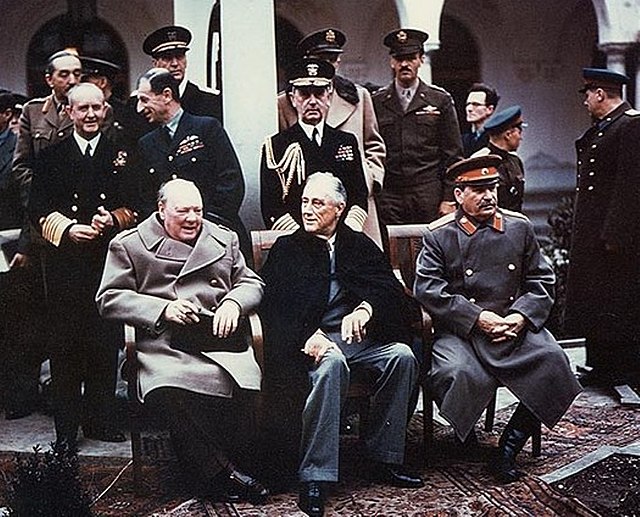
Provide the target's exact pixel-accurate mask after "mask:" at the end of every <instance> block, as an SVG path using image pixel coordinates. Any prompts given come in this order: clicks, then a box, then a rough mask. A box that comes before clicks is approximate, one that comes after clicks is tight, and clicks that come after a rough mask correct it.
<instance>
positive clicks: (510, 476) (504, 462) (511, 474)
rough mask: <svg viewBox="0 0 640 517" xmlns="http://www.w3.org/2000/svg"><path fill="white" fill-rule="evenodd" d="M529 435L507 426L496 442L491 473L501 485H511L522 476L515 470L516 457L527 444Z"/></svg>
mask: <svg viewBox="0 0 640 517" xmlns="http://www.w3.org/2000/svg"><path fill="white" fill-rule="evenodd" d="M530 436H531V433H529V432H526V431H520V430H519V429H516V428H515V427H512V426H510V425H507V427H506V428H505V430H504V432H503V433H502V436H501V437H500V441H499V442H498V446H499V449H498V457H497V458H496V461H495V463H494V464H493V465H492V467H493V473H494V475H495V476H496V478H497V479H498V481H500V482H501V483H513V482H514V481H517V480H518V479H520V478H521V477H522V476H523V473H522V472H520V471H519V470H518V469H517V468H516V456H517V455H518V453H519V452H520V451H521V450H522V448H523V447H524V444H525V443H527V440H528V439H529V437H530Z"/></svg>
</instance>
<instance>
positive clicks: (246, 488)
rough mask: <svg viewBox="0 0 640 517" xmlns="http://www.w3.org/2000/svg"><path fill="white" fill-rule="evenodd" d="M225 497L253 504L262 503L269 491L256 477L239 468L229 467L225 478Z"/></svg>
mask: <svg viewBox="0 0 640 517" xmlns="http://www.w3.org/2000/svg"><path fill="white" fill-rule="evenodd" d="M226 489H227V491H226V497H227V499H228V500H229V501H238V500H242V501H249V502H250V503H253V504H264V503H265V502H266V500H267V497H269V491H268V490H267V489H266V488H265V487H264V486H262V483H260V481H258V480H257V479H254V478H252V477H251V476H250V475H249V474H245V473H244V472H240V471H239V470H236V469H235V468H234V469H230V470H229V477H228V479H227V487H226Z"/></svg>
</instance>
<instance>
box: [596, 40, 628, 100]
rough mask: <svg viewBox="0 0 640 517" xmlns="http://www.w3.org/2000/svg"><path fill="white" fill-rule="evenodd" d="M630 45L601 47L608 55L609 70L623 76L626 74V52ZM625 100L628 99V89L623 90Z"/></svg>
mask: <svg viewBox="0 0 640 517" xmlns="http://www.w3.org/2000/svg"><path fill="white" fill-rule="evenodd" d="M629 45H630V43H604V44H602V45H600V50H602V51H603V52H604V53H605V54H606V55H607V68H608V69H609V70H613V71H615V72H619V73H621V74H626V73H627V72H626V68H625V52H626V51H627V49H628V48H629ZM622 95H623V98H625V99H626V97H627V89H626V88H623V89H622Z"/></svg>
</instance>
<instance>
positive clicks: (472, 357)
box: [414, 209, 580, 439]
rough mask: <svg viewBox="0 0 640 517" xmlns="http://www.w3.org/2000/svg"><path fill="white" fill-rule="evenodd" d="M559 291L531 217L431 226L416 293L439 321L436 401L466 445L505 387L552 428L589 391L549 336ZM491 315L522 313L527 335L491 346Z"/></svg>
mask: <svg viewBox="0 0 640 517" xmlns="http://www.w3.org/2000/svg"><path fill="white" fill-rule="evenodd" d="M553 286H554V275H553V271H552V269H551V266H550V265H549V263H548V261H547V260H546V259H545V258H544V257H543V256H542V254H541V253H540V248H539V245H538V242H537V240H536V237H535V234H534V231H533V226H532V225H531V223H530V222H529V220H528V219H527V218H526V217H525V216H524V215H522V214H519V213H516V212H510V211H508V210H503V209H499V210H498V212H497V213H496V215H495V217H494V219H493V220H492V221H490V222H489V223H486V224H482V225H477V224H475V223H473V222H472V221H471V220H470V219H469V218H468V217H467V216H465V214H464V212H462V210H460V209H458V211H457V212H456V213H453V214H449V215H446V216H444V217H442V218H440V219H438V220H437V221H434V222H433V223H432V224H431V225H430V226H429V229H428V230H427V231H426V233H425V235H424V239H423V248H422V251H421V252H420V255H419V257H418V261H417V266H416V283H415V287H414V290H415V294H416V296H417V298H418V299H419V300H420V302H422V303H423V304H424V305H425V307H426V309H427V310H428V311H429V313H430V314H431V316H432V317H433V320H434V327H435V334H436V335H435V342H434V348H433V362H432V365H431V373H430V379H431V386H432V389H433V391H434V396H435V400H436V401H437V403H438V405H439V407H440V412H441V414H442V416H443V417H445V418H446V419H447V420H448V421H449V422H451V424H452V425H453V427H454V429H455V431H456V433H457V435H458V436H459V437H460V438H461V439H465V438H466V437H467V435H468V434H469V432H470V431H471V429H472V428H473V426H474V424H475V422H476V420H477V419H478V417H479V416H480V414H481V413H482V411H483V410H484V408H485V407H486V405H487V404H488V402H489V401H490V400H491V398H492V396H493V395H494V392H495V389H496V388H497V387H498V386H499V385H500V384H503V385H505V386H506V387H508V388H509V389H510V390H511V392H512V393H513V394H514V395H515V396H516V397H518V399H520V401H521V402H523V403H524V405H525V406H526V407H527V408H528V409H529V410H530V411H531V412H532V413H533V414H534V415H535V416H536V417H537V418H539V419H540V420H541V421H542V422H543V423H544V424H545V425H546V426H547V427H549V428H550V427H552V426H554V425H555V424H556V423H557V421H558V420H559V419H560V418H561V417H562V415H563V414H564V412H565V411H566V410H567V408H568V407H569V405H570V404H571V402H572V401H573V399H574V398H575V397H576V395H577V394H578V393H579V392H580V385H579V384H578V383H577V381H576V380H575V377H574V376H573V374H572V372H571V369H570V367H569V361H568V360H567V357H566V355H565V354H564V352H563V351H562V349H561V348H560V346H559V345H558V343H557V342H556V340H555V338H554V337H553V336H552V335H551V333H550V332H549V331H547V330H546V329H545V328H544V323H545V321H546V320H547V317H548V316H549V311H550V310H551V306H552V304H553V298H552V293H553ZM485 309H486V310H490V311H493V312H495V313H497V314H499V315H501V316H506V315H507V314H509V313H513V312H518V313H520V314H522V315H523V316H524V317H525V318H526V320H527V326H526V327H525V329H524V330H523V331H522V332H521V334H520V336H519V337H518V338H517V339H515V340H510V341H507V342H504V343H500V344H495V343H491V342H490V340H489V339H488V337H487V336H486V335H485V334H484V333H482V332H481V331H480V330H478V329H477V328H476V321H477V319H478V316H479V315H480V313H481V312H482V311H483V310H485Z"/></svg>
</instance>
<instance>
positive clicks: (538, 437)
mask: <svg viewBox="0 0 640 517" xmlns="http://www.w3.org/2000/svg"><path fill="white" fill-rule="evenodd" d="M541 454H542V424H541V423H540V422H538V425H537V426H536V429H535V431H533V434H532V435H531V455H532V456H533V457H534V458H539V457H540V455H541Z"/></svg>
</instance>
